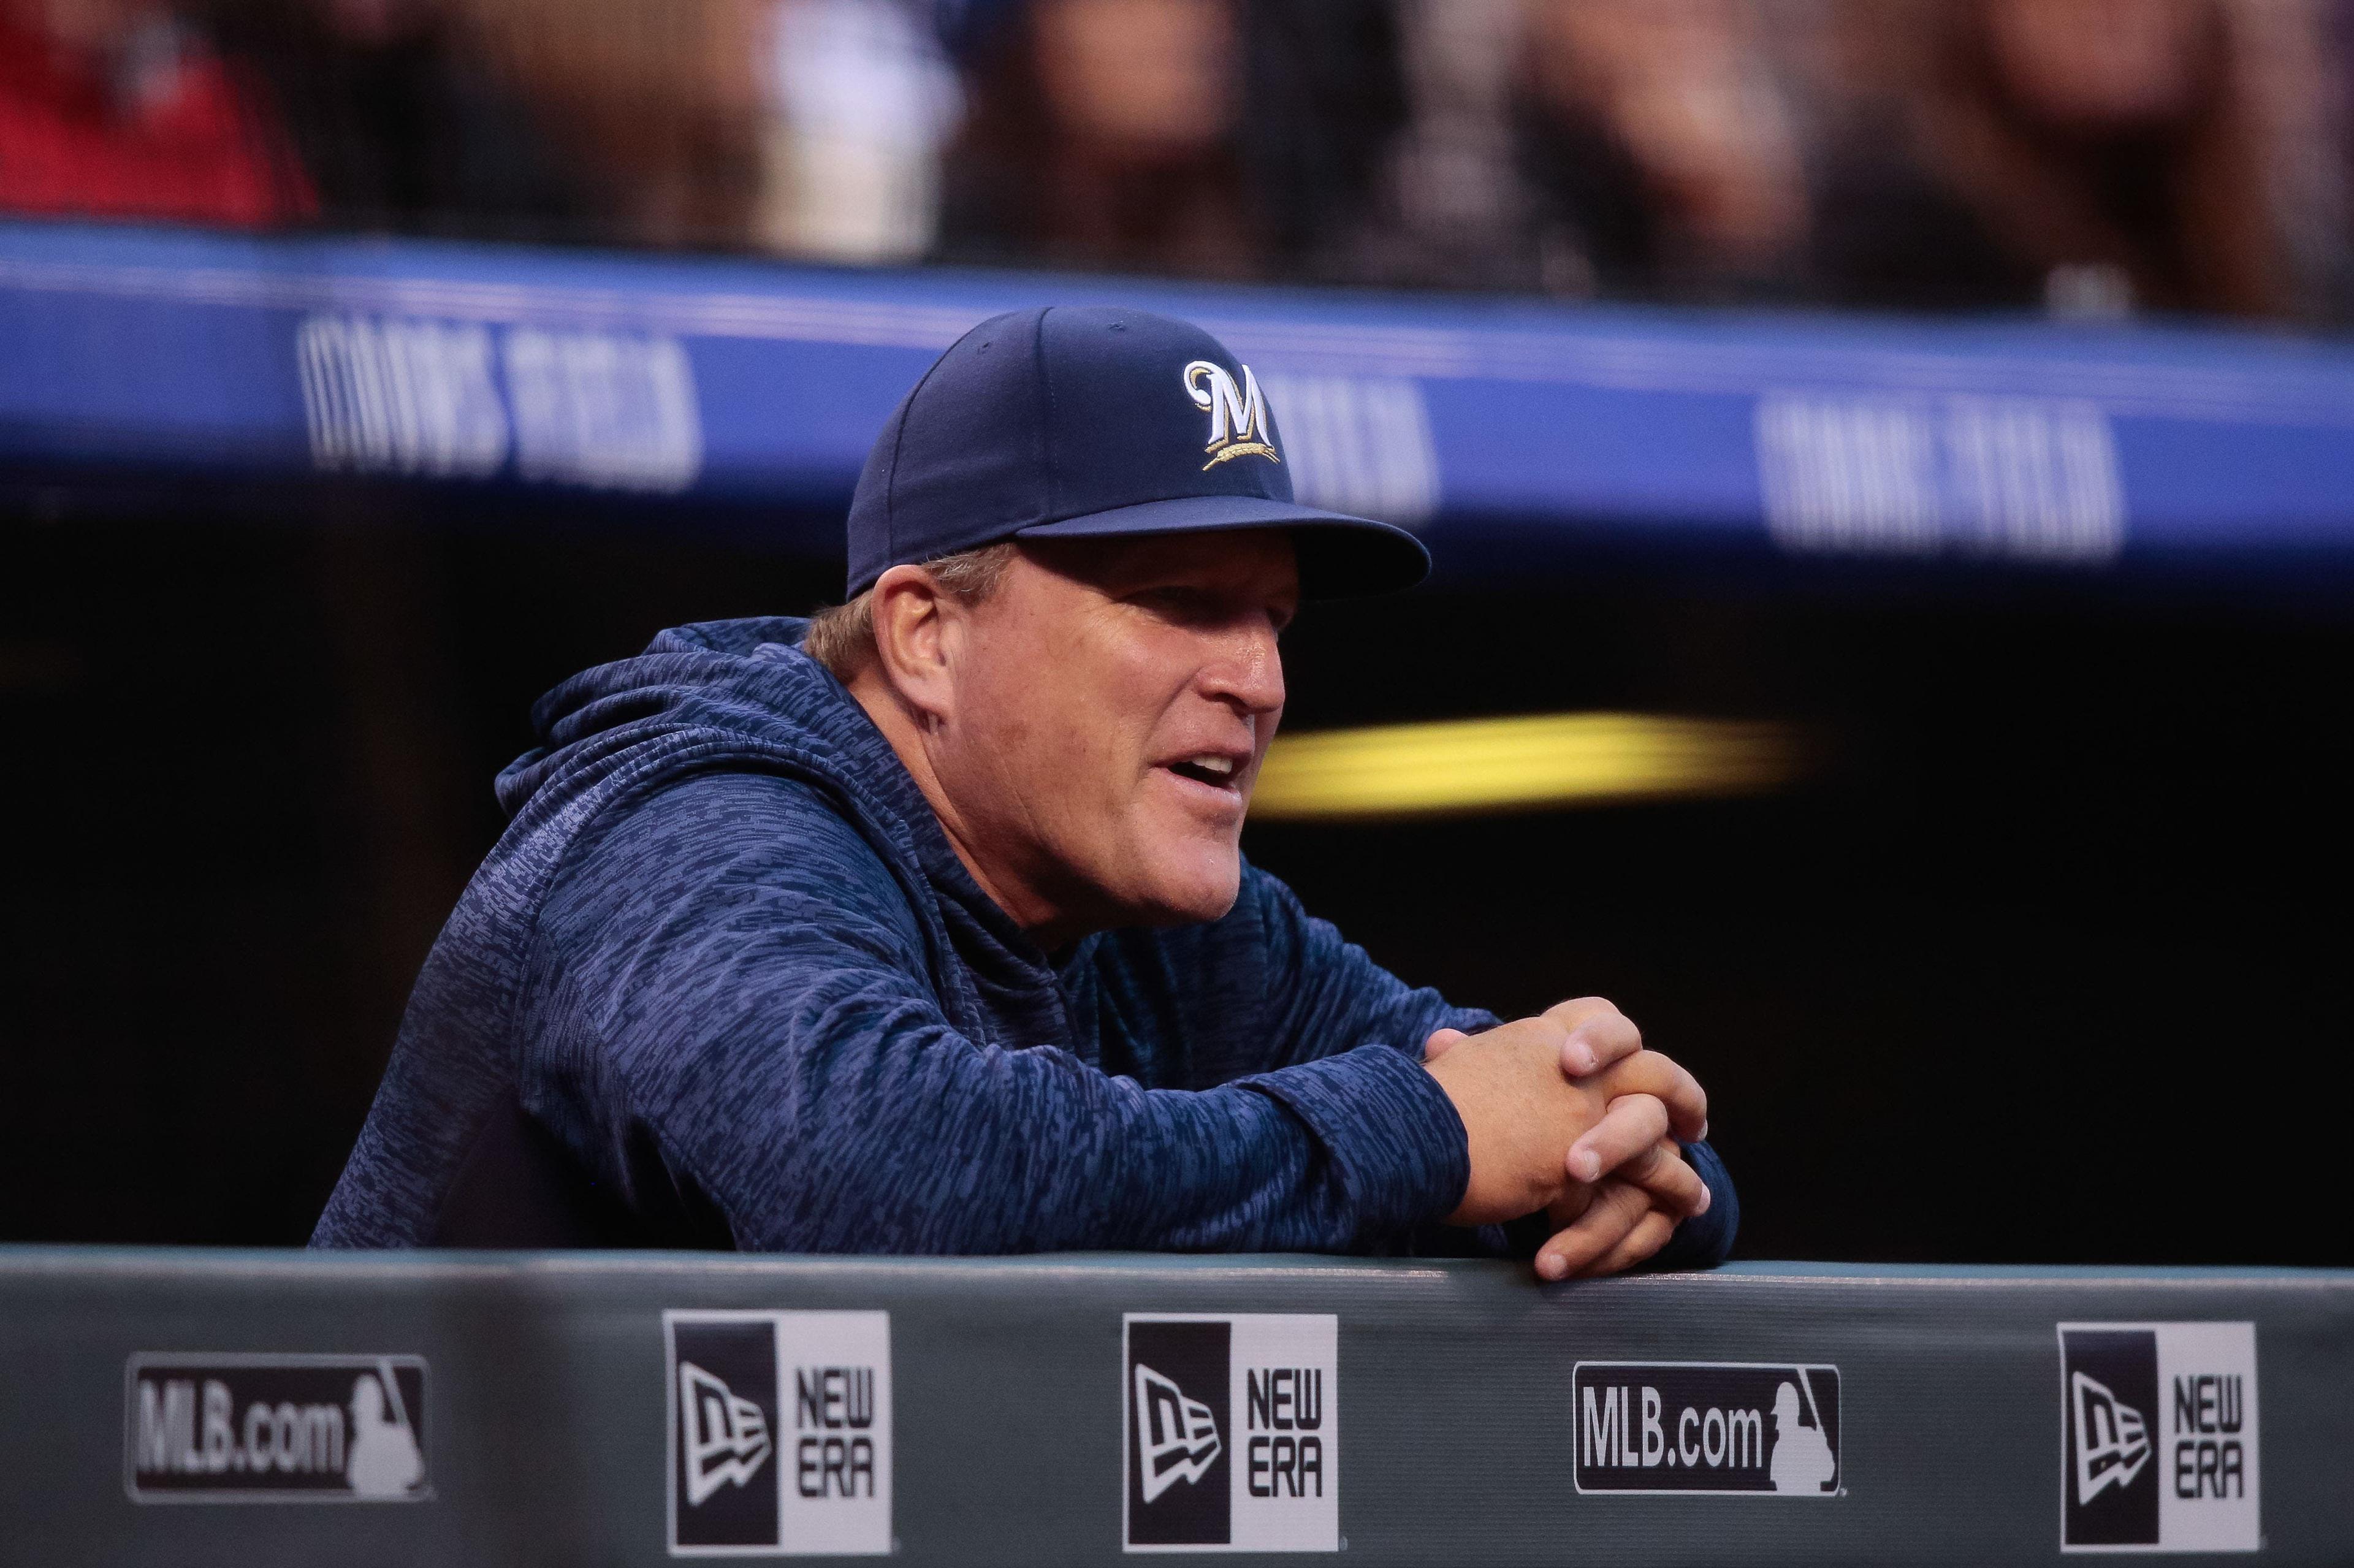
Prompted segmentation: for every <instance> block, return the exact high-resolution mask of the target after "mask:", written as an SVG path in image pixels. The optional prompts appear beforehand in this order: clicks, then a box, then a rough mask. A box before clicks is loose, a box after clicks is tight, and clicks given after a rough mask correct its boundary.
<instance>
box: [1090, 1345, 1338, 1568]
mask: <svg viewBox="0 0 2354 1568" xmlns="http://www.w3.org/2000/svg"><path fill="white" fill-rule="evenodd" d="M1127 1338H1128V1357H1127V1363H1126V1369H1125V1375H1124V1376H1123V1378H1122V1380H1121V1387H1122V1403H1123V1404H1125V1405H1126V1406H1127V1409H1126V1412H1125V1414H1126V1422H1125V1430H1126V1434H1127V1441H1126V1444H1125V1447H1126V1452H1125V1454H1124V1456H1123V1463H1122V1468H1123V1469H1124V1470H1125V1471H1126V1473H1127V1489H1128V1507H1127V1531H1126V1535H1125V1542H1124V1544H1125V1545H1126V1547H1127V1549H1128V1550H1129V1551H1130V1552H1334V1551H1338V1550H1339V1549H1340V1544H1341V1413H1340V1366H1339V1361H1338V1354H1337V1353H1338V1349H1339V1343H1340V1322H1339V1319H1335V1318H1331V1317H1329V1316H1324V1315H1320V1314H1308V1313H1299V1314H1289V1313H1272V1312H1263V1313H1243V1314H1237V1315H1235V1316H1233V1317H1215V1318H1214V1317H1208V1316H1203V1315H1194V1314H1176V1313H1172V1314H1169V1315H1166V1316H1148V1315H1145V1314H1140V1313H1131V1314H1129V1318H1128V1319H1127Z"/></svg>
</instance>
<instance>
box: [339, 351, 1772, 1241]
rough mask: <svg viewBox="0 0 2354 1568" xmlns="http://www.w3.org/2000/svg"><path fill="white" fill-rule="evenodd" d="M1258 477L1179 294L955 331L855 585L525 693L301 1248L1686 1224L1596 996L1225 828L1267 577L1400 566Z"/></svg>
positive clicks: (1267, 666)
mask: <svg viewBox="0 0 2354 1568" xmlns="http://www.w3.org/2000/svg"><path fill="white" fill-rule="evenodd" d="M1205 437H1206V440H1205ZM849 532H850V584H849V587H850V592H851V599H850V602H849V603H848V604H846V605H845V606H843V608H841V609H836V610H831V611H828V612H826V613H825V614H824V615H822V616H821V617H820V618H818V619H817V620H815V621H814V622H803V621H799V620H751V621H735V622H724V623H716V624H711V625H705V626H697V627H687V628H684V629H680V630H673V631H667V632H664V633H663V635H662V636H661V637H659V638H657V639H656V640H655V641H654V643H653V645H652V648H650V649H649V650H648V651H647V652H646V653H645V654H644V655H642V657H640V658H637V659H633V660H627V661H624V662H620V663H618V664H612V665H608V666H605V667H603V668H600V669H596V670H591V671H588V672H587V673H584V674H581V675H579V676H577V677H575V678H574V679H572V680H571V681H569V682H567V683H565V684H563V685H561V686H559V687H557V689H556V690H555V691H554V692H551V693H550V694H548V695H547V696H546V697H545V698H543V699H542V700H541V703H540V705H539V707H538V709H537V711H536V713H535V720H536V722H537V724H538V726H539V730H540V734H541V736H542V737H543V741H544V744H543V746H542V747H541V748H540V749H538V750H536V751H534V752H532V753H530V754H529V755H527V756H525V758H522V759H521V760H520V761H518V762H516V763H515V764H514V766H513V767H512V768H508V769H507V771H506V772H505V773H504V774H503V775H502V776H501V778H500V780H499V788H500V794H501V798H502V800H504V803H505V804H506V805H507V806H508V808H509V809H510V810H512V811H513V812H514V823H513V825H512V826H511V827H510V828H509V830H508V832H507V833H506V834H505V836H504V838H503V839H502V840H501V841H500V842H499V845H498V847H497V848H496V849H495V850H494V851H493V853H492V854H491V856H490V858H489V859H488V860H487V861H486V862H485V863H483V866H482V870H481V871H480V872H479V873H478V874H476V876H475V878H474V881H473V883H472V885H471V886H470V887H469V888H468V889H467V892H466V895H465V896H464V897H463V898H462V899H461V901H460V903H459V906H458V908H457V910H456V912H455V913H454V914H453V915H452V916H451V920H450V923H449V925H448V927H446V928H445V929H444V930H443V932H442V934H441V937H440V940H439V941H438V942H437V943H436V944H435V946H434V949H433V952H432V954H431V956H430V957H429V959H427V961H426V966H425V970H424V973H423V975H422V976H421V977H420V978H419V981H418V986H417V991H416V993H415V995H414V997H413V998H412V1000H411V1001H410V1005H409V1011H408V1018H407V1020H406V1022H404V1024H403V1027H402V1032H401V1039H400V1042H399V1044H398V1048H397V1049H396V1050H395V1052H394V1055H393V1060H392V1063H391V1065H390V1066H389V1068H388V1069H387V1074H386V1077H385V1082H384V1086H383V1087H382V1089H381V1090H380V1091H379V1092H378V1094H377V1097H376V1106H375V1107H374V1109H373V1110H372V1111H371V1113H370V1115H369V1118H368V1121H367V1125H366V1128H364V1129H363V1130H362V1133H361V1136H360V1140H359V1144H358V1147H357V1148H356V1149H355V1151H354V1153H353V1155H352V1160H351V1162H350V1165H349V1166H348V1167H347V1169H346V1170H345V1173H344V1178H343V1181H342V1182H341V1183H340V1184H339V1185H338V1186H337V1188H336V1191H335V1193H334V1197H333V1199H332V1200H331V1201H330V1202H329V1203H328V1206H327V1211H326V1213H325V1215H324V1217H323V1218H322V1219H321V1221H320V1223H319V1228H318V1232H317V1234H316V1235H315V1236H314V1238H313V1240H314V1243H315V1244H316V1245H327V1246H398V1245H467V1244H470V1243H483V1244H491V1245H518V1244H521V1243H525V1242H539V1243H546V1242H551V1241H581V1240H589V1241H620V1242H635V1243H641V1244H651V1245H713V1246H734V1247H740V1248H745V1249H761V1250H774V1251H794V1252H868V1253H877V1252H898V1253H991V1252H1024V1251H1044V1250H1052V1249H1065V1248H1122V1247H1126V1248H1164V1249H1182V1250H1194V1251H1208V1250H1235V1251H1242V1250H1323V1251H1335V1252H1339V1251H1405V1250H1415V1251H1432V1250H1437V1251H1458V1252H1459V1251H1483V1250H1484V1251H1499V1250H1504V1249H1506V1248H1507V1247H1510V1246H1512V1245H1514V1243H1515V1241H1516V1240H1517V1241H1518V1242H1520V1243H1521V1244H1522V1250H1531V1251H1533V1252H1534V1255H1535V1256H1536V1259H1537V1268H1538V1272H1539V1273H1540V1274H1542V1275H1543V1276H1545V1277H1553V1278H1558V1277H1567V1276H1570V1275H1573V1274H1578V1273H1597V1272H1606V1271H1610V1270H1615V1269H1619V1268H1625V1267H1628V1266H1633V1265H1635V1264H1637V1263H1640V1262H1643V1261H1645V1260H1646V1259H1649V1258H1652V1257H1654V1256H1655V1255H1656V1256H1658V1257H1659V1258H1660V1259H1661V1260H1662V1261H1672V1262H1677V1263H1683V1264H1705V1263H1713V1262H1716V1261H1718V1260H1720V1259H1721V1258H1722V1257H1723V1255H1724V1253H1725V1251H1726V1249H1727V1248H1728V1247H1729V1245H1731V1240H1732V1234H1733V1226H1734V1202H1732V1198H1733V1193H1732V1188H1731V1185H1730V1183H1729V1182H1728V1181H1726V1179H1725V1177H1724V1174H1723V1167H1722V1166H1721V1165H1720V1164H1719V1163H1718V1162H1717V1160H1716V1159H1715V1157H1714V1155H1713V1154H1712V1153H1711V1152H1710V1151H1709V1150H1707V1148H1706V1146H1705V1145H1704V1144H1702V1143H1701V1142H1699V1141H1698V1139H1699V1138H1700V1135H1701V1133H1702V1129H1703V1127H1704V1122H1705V1117H1706V1105H1705V1101H1704V1098H1703V1097H1702V1094H1701V1092H1700V1088H1699V1086H1698V1085H1697V1084H1695V1083H1693V1082H1692V1080H1691V1075H1689V1074H1687V1073H1685V1072H1684V1071H1683V1070H1682V1069H1681V1068H1680V1067H1678V1066H1676V1065H1675V1064H1673V1063H1672V1062H1670V1061H1669V1060H1668V1059H1667V1058H1665V1057H1663V1056H1661V1055H1659V1054H1657V1053H1654V1052H1649V1051H1644V1050H1642V1049H1640V1048H1639V1047H1640V1040H1639V1036H1638V1034H1637V1033H1636V1031H1635V1029H1634V1026H1633V1025H1632V1024H1631V1023H1629V1022H1628V1021H1627V1020H1626V1019H1625V1018H1624V1017H1622V1016H1621V1015H1620V1014H1619V1013H1618V1012H1617V1010H1616V1009H1615V1008H1613V1007H1611V1006H1610V1005H1609V1004H1608V1003H1607V1002H1604V1001H1597V1000H1594V999H1586V1000H1585V1001H1574V1002H1567V1003H1564V1004H1563V1005H1562V1006H1560V1007H1557V1008H1555V1009H1553V1011H1552V1012H1548V1013H1546V1014H1544V1015H1543V1017H1540V1018H1535V1019H1524V1020H1522V1021H1521V1022H1517V1023H1512V1024H1506V1025H1502V1026H1500V1027H1499V1026H1498V1025H1497V1021H1496V1020H1495V1019H1494V1018H1492V1017H1491V1016H1490V1015H1488V1014H1485V1013H1480V1012H1470V1011H1467V1010H1464V1009H1459V1008H1455V1007H1450V1006H1448V1005H1447V1003H1446V1002H1445V1001H1442V1000H1441V999H1440V998H1439V997H1438V996H1437V995H1436V994H1435V993H1433V992H1431V991H1416V990H1413V989H1410V988H1409V987H1407V986H1406V985H1405V983H1404V982H1402V981H1400V980H1396V979H1395V978H1394V977H1393V976H1391V975H1389V974H1387V973H1385V972H1384V971H1383V970H1382V969H1379V968H1378V967H1376V966H1375V965H1374V964H1373V962H1372V960H1371V959H1368V958H1367V957H1366V956H1365V955H1364V953H1363V951H1361V950H1360V949H1358V948H1353V947H1351V946H1349V945H1348V944H1347V943H1345V942H1343V941H1342V940H1341V937H1340V935H1339V934H1338V933H1337V932H1335V931H1334V930H1333V929H1332V927H1330V926H1328V925H1325V924H1324V923H1323V922H1321V921H1318V920H1314V919H1311V918H1310V917H1309V916H1307V915H1306V914H1305V913H1304V912H1303V911H1302V910H1301V908H1300V907H1299V903H1298V901H1297V900H1295V899H1294V898H1293V896H1292V895H1291V893H1290V892H1289V890H1288V889H1287V888H1285V887H1284V886H1283V885H1281V884H1280V883H1278V882H1277V881H1276V880H1275V879H1274V878H1273V877H1270V876H1268V875H1267V874H1265V873H1264V872H1260V871H1258V870H1257V869H1256V868H1253V867H1250V866H1248V865H1246V864H1245V863H1243V861H1242V858H1241V855H1240V853H1239V847H1238V845H1239V837H1240V833H1241V829H1242V822H1243V816H1244V811H1245V808H1246V805H1247V802H1248V800H1249V796H1250V789H1251V784H1252V781H1253V779H1255V778H1256V776H1257V769H1258V766H1259V762H1260V760H1261V758H1264V757H1265V755H1266V751H1267V742H1268V740H1269V738H1270V737H1271V736H1273V734H1274V731H1275V727H1276V723H1277V721H1278V719H1279V718H1280V716H1281V715H1282V709H1283V702H1284V686H1283V673H1282V662H1281V659H1280V657H1279V654H1278V645H1277V639H1278V634H1279V633H1280V632H1281V630H1283V627H1284V625H1285V623H1286V622H1288V620H1290V618H1291V616H1292V613H1293V611H1294V609H1296V608H1297V605H1298V602H1299V599H1300V597H1301V595H1302V593H1303V591H1305V592H1306V593H1309V594H1311V595H1312V594H1318V593H1324V594H1332V593H1343V592H1353V591H1363V590H1370V589H1378V588H1398V587H1404V586H1406V585H1408V584H1410V583H1412V582H1414V581H1416V580H1417V579H1418V578H1419V577H1421V576H1422V575H1423V572H1424V571H1425V569H1426V566H1427V556H1426V554H1425V553H1424V551H1423V548H1422V546H1421V545H1420V544H1419V543H1418V542H1416V540H1415V539H1414V537H1413V536H1412V535H1408V534H1405V533H1404V532H1403V531H1401V530H1398V529H1394V528H1391V527H1388V526H1386V525H1385V524H1378V523H1371V522H1366V521H1364V520H1363V519H1358V518H1349V517H1341V516H1338V515H1335V514H1329V513H1322V512H1317V511H1314V510H1311V509H1310V508H1307V507H1303V506H1299V505H1295V504H1293V503H1292V502H1291V499H1290V482H1289V479H1288V466H1287V465H1286V464H1285V462H1284V461H1283V457H1282V445H1281V440H1280V438H1279V436H1278V430H1277V428H1276V425H1275V421H1274V418H1273V416H1272V414H1271V413H1270V411H1269V410H1268V409H1267V406H1266V402H1265V399H1264V397H1263V396H1262V395H1261V393H1260V391H1259V388H1258V386H1257V380H1256V378H1255V377H1254V376H1252V375H1251V373H1250V371H1249V370H1248V369H1247V368H1246V366H1242V365H1240V364H1239V363H1237V362H1236V361H1235V359H1234V357H1233V356H1232V355H1229V354H1227V353H1226V352H1225V349H1224V348H1223V347H1221V346H1220V345H1219V344H1217V343H1216V341H1215V340H1214V339H1213V338H1211V337H1210V336H1209V335H1208V334H1204V333H1202V332H1200V331H1198V330H1197V329H1195V328H1193V327H1191V326H1187V325H1185V324H1183V323H1177V322H1172V321H1168V320H1165V319H1162V318H1160V317H1155V316H1150V315H1146V314H1143V313H1139V312H1134V311H1125V310H1109V309H1105V310H1097V309H1054V310H1044V311H1030V312H1025V313H1017V314H1013V315H1006V316H1000V317H997V318H995V319H993V320H991V321H989V322H985V323H982V324H981V325H980V326H979V327H976V328H975V329H973V331H972V332H971V333H970V334H967V335H966V336H965V337H964V338H962V339H961V340H960V341H959V342H958V343H957V344H955V345H954V346H953V347H951V348H950V349H949V351H948V353H947V354H946V355H943V356H942V357H941V358H940V360H939V361H938V364H936V365H935V366H933V367H932V369H931V370H930V371H929V372H928V374H927V375H926V376H925V377H924V379H923V380H922V381H921V382H919V383H918V384H917V387H916V388H915V390H914V391H913V392H911V393H909V394H908V396H907V400H906V401H905V402H903V403H902V404H901V405H900V407H899V409H898V411H897V412H896V414H895V415H894V416H893V417H892V418H891V421H890V423H889V424H888V425H886V426H885V429H884V430H883V433H882V435H881V437H880V438H879V439H878V440H876V442H875V449H874V452H873V455H872V456H871V457H870V458H869V459H868V461H867V466H866V470H865V471H864V475H863V476H862V477H861V479H860V481H859V485H858V491H857V494H856V497H855V499H854V503H853V504H852V507H851V513H850V527H849ZM1506 1222H1512V1223H1514V1224H1515V1225H1516V1227H1517V1228H1516V1230H1515V1232H1514V1234H1513V1235H1512V1236H1507V1235H1506V1234H1504V1233H1503V1232H1501V1231H1500V1230H1498V1229H1496V1228H1494V1227H1497V1226H1500V1225H1501V1224H1504V1223H1506ZM1540 1243H1541V1244H1542V1248H1541V1250H1537V1249H1538V1245H1539V1244H1540Z"/></svg>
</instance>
